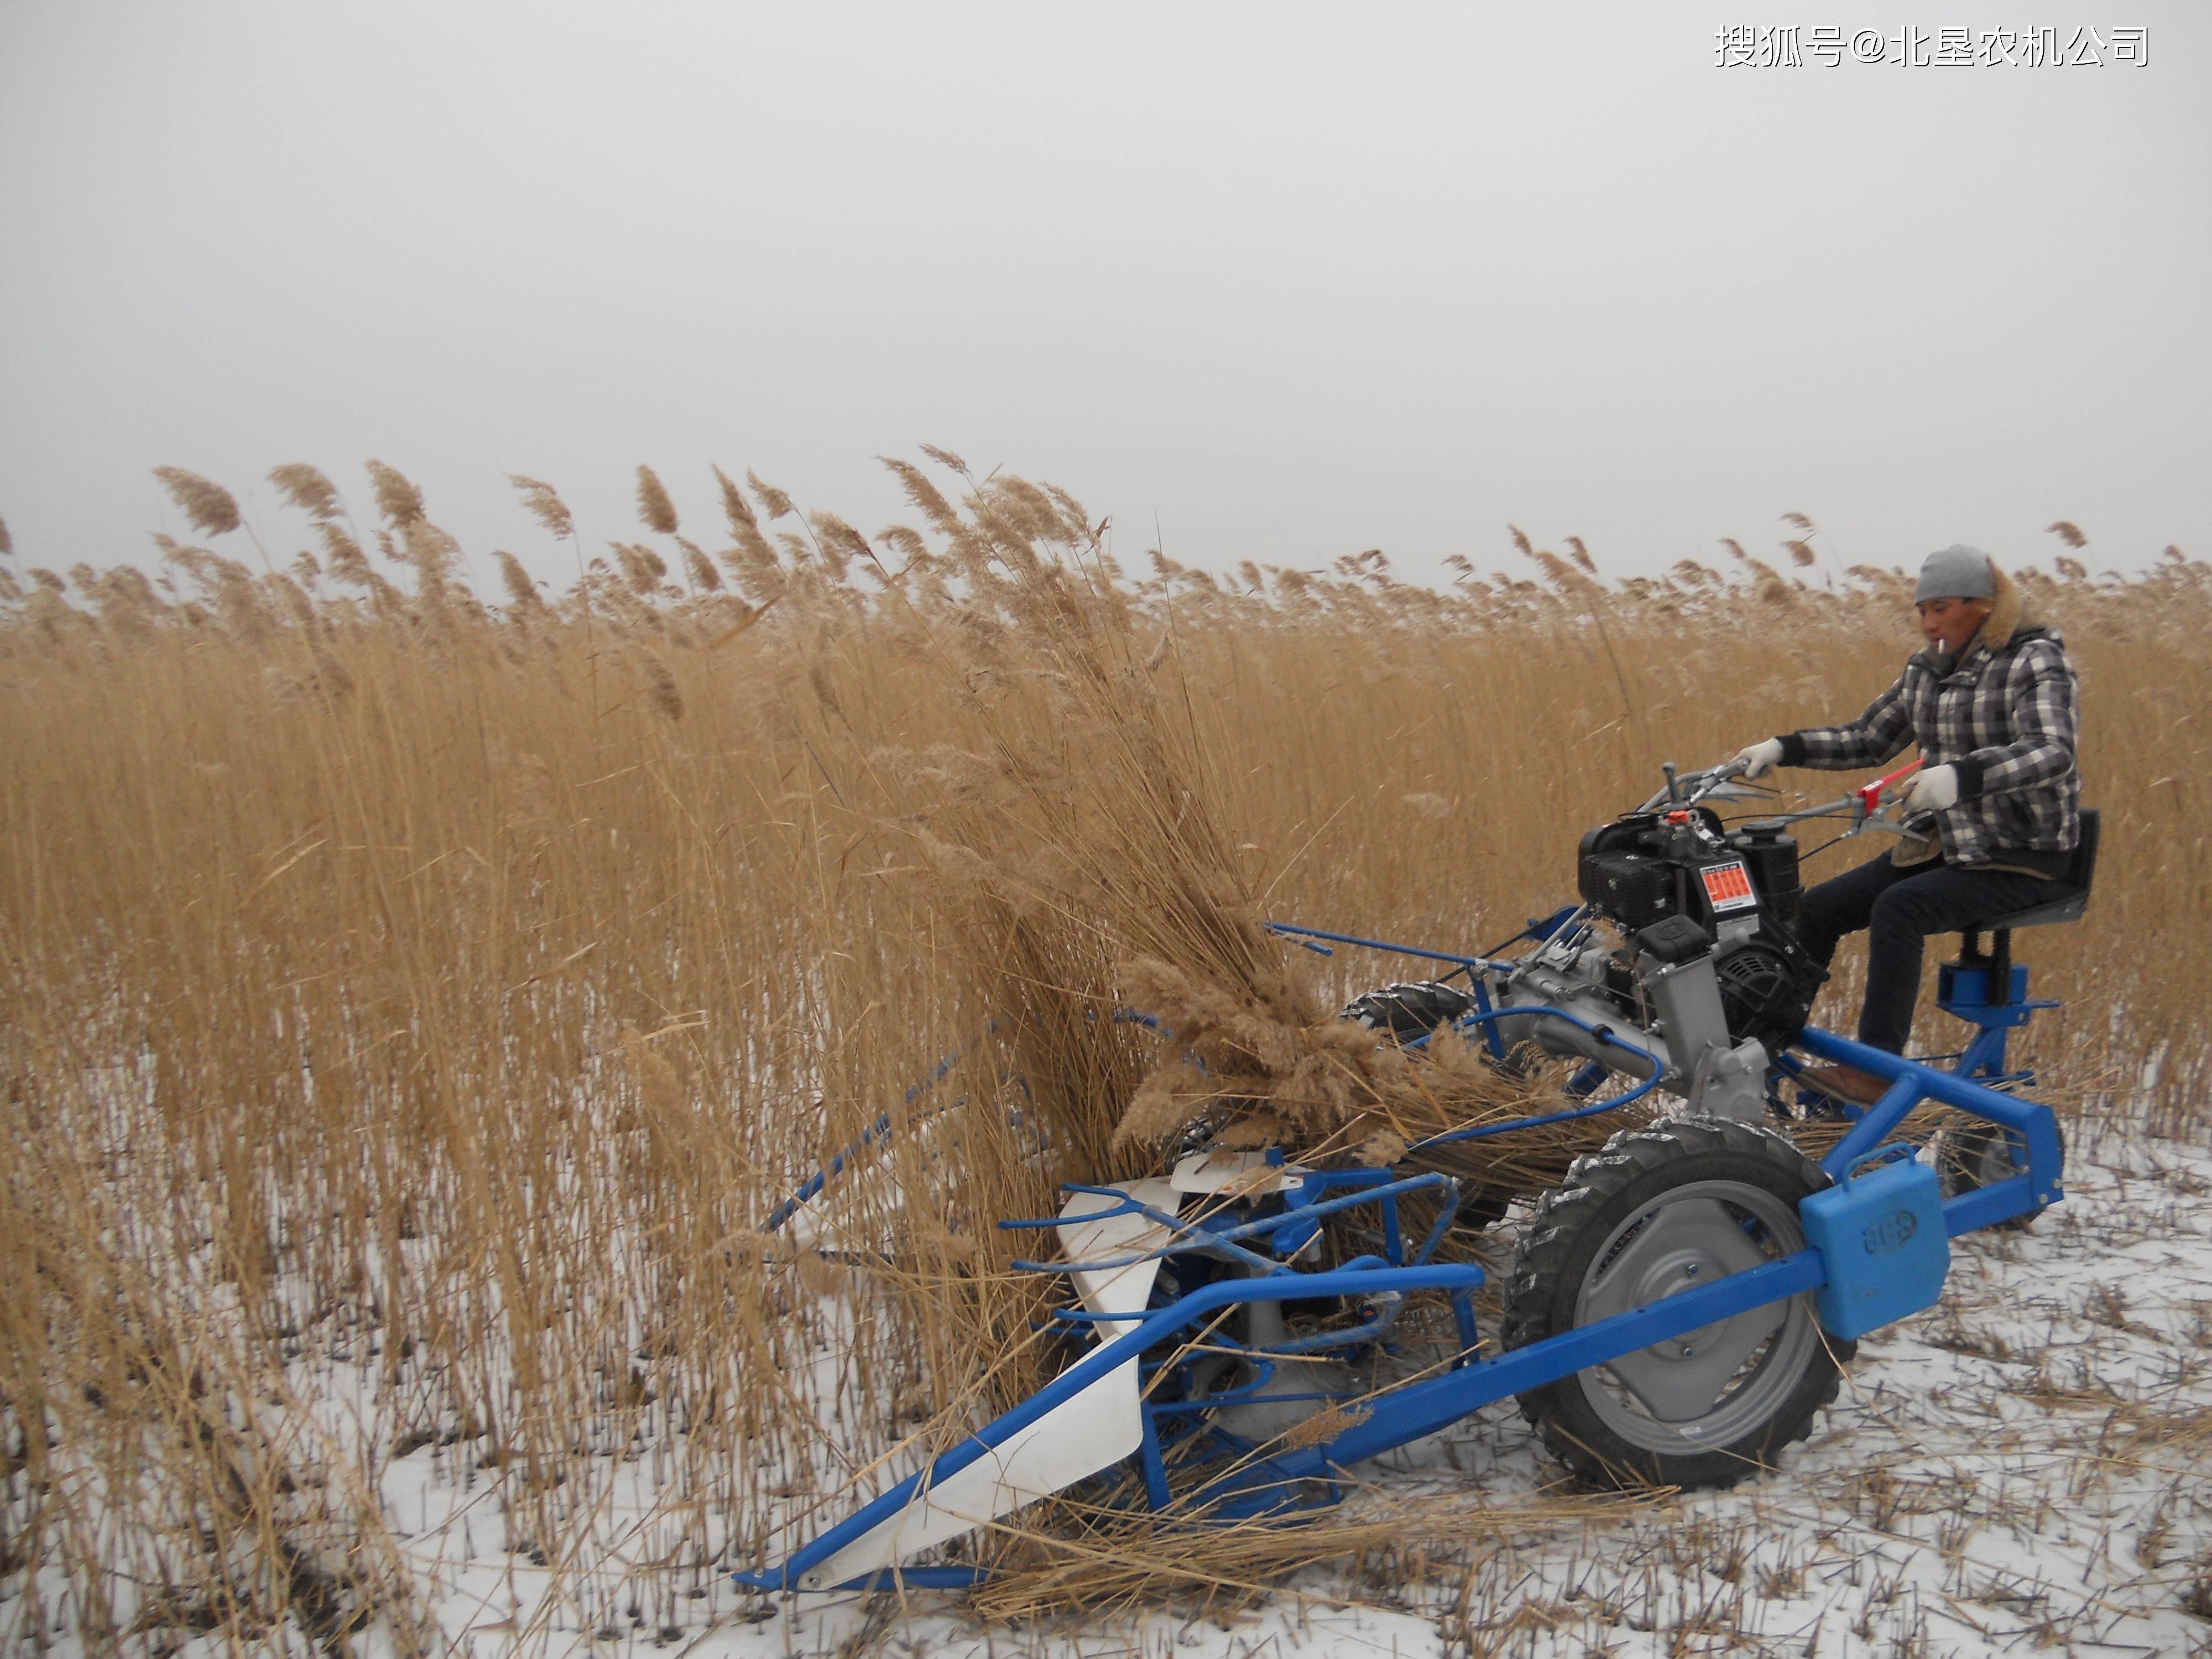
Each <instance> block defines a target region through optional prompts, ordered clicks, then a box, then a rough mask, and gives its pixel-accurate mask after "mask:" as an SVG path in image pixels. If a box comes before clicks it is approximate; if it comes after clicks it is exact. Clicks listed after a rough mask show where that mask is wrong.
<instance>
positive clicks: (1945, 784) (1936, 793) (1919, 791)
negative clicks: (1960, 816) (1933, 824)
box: [1905, 766, 1959, 817]
mask: <svg viewBox="0 0 2212 1659" xmlns="http://www.w3.org/2000/svg"><path fill="white" fill-rule="evenodd" d="M1958 804H1959V769H1958V768H1957V767H1955V766H1929V767H1923V768H1922V769H1921V771H1920V774H1919V775H1918V776H1917V777H1915V778H1914V779H1913V780H1912V787H1911V790H1909V791H1908V792H1907V793H1906V794H1905V816H1906V817H1913V816H1914V815H1916V814H1917V813H1921V812H1940V811H1942V810H1943V809H1944V808H1945V807H1947V806H1956V805H1958Z"/></svg>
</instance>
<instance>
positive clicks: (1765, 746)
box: [1736, 738, 1782, 778]
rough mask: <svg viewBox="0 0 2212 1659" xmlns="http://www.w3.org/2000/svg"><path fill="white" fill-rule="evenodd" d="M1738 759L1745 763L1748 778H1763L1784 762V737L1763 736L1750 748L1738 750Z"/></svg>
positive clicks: (1744, 772)
mask: <svg viewBox="0 0 2212 1659" xmlns="http://www.w3.org/2000/svg"><path fill="white" fill-rule="evenodd" d="M1736 759H1737V760H1739V761H1741V763H1743V775H1744V776H1745V777H1746V778H1763V777H1765V775H1767V774H1768V773H1769V772H1771V771H1772V770H1773V769H1775V768H1776V767H1777V766H1778V765H1780V764H1781V763H1782V739H1781V738H1761V739H1760V740H1759V742H1757V743H1754V744H1752V745H1751V747H1750V748H1748V749H1745V750H1740V751H1738V753H1737V755H1736Z"/></svg>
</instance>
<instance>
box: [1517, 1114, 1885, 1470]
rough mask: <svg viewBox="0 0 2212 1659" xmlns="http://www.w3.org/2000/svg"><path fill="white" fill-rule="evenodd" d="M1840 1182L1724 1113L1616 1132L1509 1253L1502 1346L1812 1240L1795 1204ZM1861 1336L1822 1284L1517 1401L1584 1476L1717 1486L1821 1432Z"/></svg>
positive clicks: (1579, 1165)
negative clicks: (1846, 1336)
mask: <svg viewBox="0 0 2212 1659" xmlns="http://www.w3.org/2000/svg"><path fill="white" fill-rule="evenodd" d="M1827 1184H1828V1181H1827V1177H1826V1176H1825V1175H1823V1174H1822V1173H1821V1171H1820V1166H1819V1165H1818V1164H1814V1163H1813V1162H1812V1161H1811V1160H1809V1159H1808V1158H1806V1157H1805V1156H1804V1155H1803V1154H1802V1152H1798V1150H1797V1149H1796V1147H1795V1146H1792V1145H1791V1144H1790V1142H1789V1141H1788V1140H1787V1139H1784V1137H1782V1136H1781V1135H1778V1134H1776V1133H1773V1132H1772V1131H1771V1130H1767V1129H1761V1128H1758V1127H1753V1126H1752V1125H1749V1124H1744V1123H1735V1122H1725V1121H1720V1120H1717V1119H1710V1118H1708V1119H1698V1120H1678V1121H1673V1122H1668V1123H1662V1124H1658V1125H1656V1126H1654V1127H1650V1128H1648V1129H1637V1130H1632V1131H1628V1132H1626V1133H1621V1134H1618V1135H1615V1136H1614V1137H1613V1139H1611V1140H1609V1141H1607V1143H1606V1145H1605V1148H1604V1150H1603V1151H1602V1152H1597V1153H1595V1154H1594V1155H1592V1156H1590V1157H1588V1158H1579V1159H1577V1161H1576V1163H1575V1164H1574V1167H1573V1168H1572V1169H1571V1170H1569V1171H1568V1174H1567V1184H1566V1185H1565V1186H1564V1187H1562V1188H1559V1189H1558V1190H1557V1191H1555V1192H1551V1193H1547V1194H1545V1196H1544V1199H1543V1201H1542V1202H1541V1204H1540V1205H1539V1206H1537V1210H1536V1214H1535V1216H1534V1219H1533V1220H1532V1221H1531V1222H1530V1224H1529V1227H1528V1231H1527V1232H1526V1233H1525V1234H1524V1235H1523V1236H1522V1240H1521V1243H1520V1245H1519V1247H1518V1249H1516V1251H1515V1253H1514V1258H1513V1273H1512V1277H1511V1279H1510V1282H1509V1284H1508V1286H1507V1291H1506V1301H1505V1319H1504V1345H1505V1346H1506V1347H1508V1348H1519V1347H1525V1346H1528V1344H1530V1343H1532V1342H1539V1341H1541V1340H1544V1339H1545V1338H1546V1337H1549V1336H1556V1335H1559V1334H1563V1333H1565V1332H1566V1331H1570V1330H1572V1329H1574V1328H1577V1327H1578V1326H1582V1325H1588V1324H1592V1323H1595V1322H1596V1321H1598V1320H1601V1319H1605V1318H1608V1317H1610V1316H1613V1315H1614V1314H1620V1313H1626V1312H1627V1311H1628V1310H1630V1309H1632V1308H1638V1307H1642V1306H1643V1305H1644V1304H1647V1303H1650V1302H1656V1301H1657V1300H1659V1299H1660V1298H1661V1297H1666V1296H1671V1295H1674V1294H1676V1293H1677V1292H1679V1291H1686V1290H1692V1289H1695V1288H1697V1287H1699V1286H1701V1285H1709V1284H1711V1283H1712V1282H1713V1281H1714V1280H1715V1279H1722V1278H1725V1277H1726V1276H1727V1275H1729V1274H1730V1273H1742V1272H1745V1271H1747V1270H1748V1269H1750V1268H1753V1267H1761V1266H1764V1265H1765V1263H1767V1262H1769V1261H1778V1260H1779V1259H1780V1258H1782V1257H1784V1256H1787V1255H1795V1254H1796V1252H1797V1251H1799V1250H1801V1249H1804V1248H1805V1235H1804V1231H1803V1229H1802V1226H1801V1225H1800V1224H1799V1221H1798V1218H1797V1205H1798V1202H1799V1200H1802V1199H1803V1198H1805V1197H1806V1196H1808V1194H1812V1193H1814V1192H1817V1191H1818V1190H1820V1188H1823V1187H1825V1186H1826V1185H1827ZM1853 1352H1855V1346H1854V1345H1853V1344H1851V1343H1849V1342H1844V1341H1840V1340H1837V1339H1835V1338H1833V1337H1829V1336H1826V1334H1824V1333H1823V1332H1822V1331H1821V1329H1820V1322H1819V1317H1818V1316H1817V1315H1816V1314H1815V1312H1814V1306H1813V1298H1812V1297H1811V1296H1810V1295H1809V1294H1807V1295H1802V1296H1796V1297H1790V1298H1789V1299H1788V1300H1787V1301H1784V1302H1773V1303H1769V1304H1766V1305H1765V1307H1761V1308H1753V1309H1749V1310H1746V1311H1745V1312H1742V1313H1740V1314H1735V1315H1731V1316H1729V1317H1728V1318H1725V1319H1722V1320H1717V1321H1716V1322H1714V1323H1712V1324H1711V1325H1707V1326H1705V1327H1704V1328H1701V1329H1699V1330H1694V1331H1691V1332H1689V1333H1687V1334H1685V1335H1682V1336H1679V1337H1670V1338H1668V1340H1665V1341H1663V1342H1656V1343H1654V1344H1653V1345H1652V1346H1650V1347H1648V1348H1642V1349H1639V1350H1638V1351H1637V1352H1634V1353H1631V1354H1626V1355H1623V1356H1622V1357H1621V1358H1619V1359H1615V1360H1613V1361H1611V1362H1610V1363H1608V1364H1604V1365H1594V1366H1591V1367H1590V1368H1589V1369H1588V1370H1582V1371H1577V1372H1576V1373H1575V1374H1574V1375H1573V1376H1566V1377H1562V1378H1561V1379H1559V1381H1558V1382H1556V1383H1546V1384H1545V1385H1544V1386H1543V1387H1541V1388H1539V1389H1531V1390H1529V1391H1528V1393H1526V1394H1524V1395H1521V1396H1520V1403H1521V1410H1522V1415H1523V1416H1525V1417H1526V1418H1527V1419H1528V1421H1529V1422H1530V1423H1531V1424H1532V1425H1534V1427H1535V1429H1536V1431H1537V1433H1538V1434H1539V1435H1540V1436H1541V1437H1542V1438H1543V1441H1544V1443H1545V1444H1546V1445H1547V1447H1548V1448H1549V1449H1551V1451H1552V1453H1553V1455H1554V1456H1556V1457H1558V1458H1559V1461H1560V1462H1563V1463H1565V1465H1566V1466H1567V1467H1568V1468H1570V1469H1571V1470H1573V1471H1574V1472H1575V1473H1576V1474H1577V1475H1578V1476H1580V1477H1581V1478H1583V1480H1586V1481H1591V1482H1595V1483H1598V1484H1601V1485H1609V1486H1683V1487H1721V1486H1734V1485H1735V1483H1736V1482H1737V1481H1738V1480H1741V1479H1743V1477H1744V1476H1745V1475H1747V1474H1751V1473H1752V1472H1753V1471H1754V1470H1757V1469H1763V1468H1771V1467H1772V1466H1773V1463H1774V1462H1775V1460H1776V1458H1777V1457H1778V1455H1779V1454H1780V1452H1781V1450H1782V1448H1783V1447H1784V1446H1786V1445H1789V1444H1790V1443H1792V1442H1793V1441H1797V1440H1802V1439H1803V1438H1804V1437H1806V1435H1808V1433H1810V1432H1811V1431H1812V1426H1813V1419H1814V1417H1816V1416H1817V1415H1818V1414H1819V1413H1820V1410H1821V1408H1822V1407H1826V1405H1827V1404H1828V1403H1829V1402H1830V1401H1832V1400H1834V1399H1835V1397H1836V1391H1837V1389H1838V1388H1839V1387H1841V1385H1842V1374H1841V1372H1840V1370H1838V1364H1837V1362H1838V1360H1840V1359H1849V1358H1850V1357H1851V1355H1852V1353H1853Z"/></svg>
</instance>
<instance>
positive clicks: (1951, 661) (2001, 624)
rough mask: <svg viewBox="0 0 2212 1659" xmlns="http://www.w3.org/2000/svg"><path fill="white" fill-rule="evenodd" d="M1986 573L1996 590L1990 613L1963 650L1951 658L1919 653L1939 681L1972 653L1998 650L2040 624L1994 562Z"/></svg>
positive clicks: (1937, 653)
mask: <svg viewBox="0 0 2212 1659" xmlns="http://www.w3.org/2000/svg"><path fill="white" fill-rule="evenodd" d="M1990 575H1991V576H1992V577H1993V578H1994V579H1995V581H1996V591H1995V592H1992V593H1991V594H1990V614H1989V615H1988V616H1987V617H1984V618H1983V619H1982V625H1981V626H1980V627H1979V628H1978V629H1975V630H1974V637H1973V638H1972V639H1971V640H1968V641H1966V649H1965V650H1964V651H1961V652H1960V653H1959V654H1958V655H1957V656H1955V657H1952V656H1947V655H1946V654H1945V653H1942V652H1941V651H1937V650H1934V649H1932V648H1931V649H1929V650H1926V651H1923V652H1922V653H1920V659H1921V661H1923V662H1924V663H1926V664H1927V665H1928V666H1929V669H1930V670H1931V671H1933V672H1934V673H1935V675H1936V678H1939V679H1941V678H1943V677H1944V676H1945V675H1948V674H1949V673H1951V672H1952V671H1954V670H1955V669H1956V668H1957V667H1958V666H1959V665H1960V663H1962V662H1970V661H1972V659H1973V656H1974V653H1976V652H1978V651H1989V652H1992V653H1994V652H1998V651H2002V650H2003V649H2004V648H2005V647H2007V646H2008V645H2010V644H2011V643H2012V642H2013V641H2015V640H2016V639H2018V638H2019V637H2020V636H2021V635H2023V634H2025V633H2027V632H2028V631H2029V630H2030V629H2036V628H2040V627H2041V626H2042V625H2043V623H2042V621H2041V619H2040V618H2039V617H2037V616H2036V614H2035V607H2034V606H2033V605H2030V604H2029V603H2028V598H2027V594H2025V593H2023V592H2021V587H2020V584H2019V583H2018V582H2016V581H2015V580H2013V579H2012V578H2011V577H2009V576H2008V575H2006V574H2005V573H2004V572H2003V571H2002V569H2000V568H1998V567H1997V562H1996V560H1995V559H1992V560H1990Z"/></svg>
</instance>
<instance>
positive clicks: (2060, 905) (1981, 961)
mask: <svg viewBox="0 0 2212 1659" xmlns="http://www.w3.org/2000/svg"><path fill="white" fill-rule="evenodd" d="M2098 827H2099V817H2098V813H2097V810H2096V809H2095V808H2094V807H2084V808H2083V809H2082V811H2081V839H2080V840H2079V841H2077V842H2075V843H2074V856H2073V857H2072V858H2071V859H2070V860H2068V863H2067V866H2066V873H2065V874H2064V875H2063V876H2061V877H2060V878H2058V879H2057V881H2054V882H2052V883H2051V893H2050V896H2048V897H2046V898H2045V900H2044V901H2043V902H2042V903H2040V904H2031V905H2029V906H2028V907H2027V908H2026V909H2022V910H2008V911H2007V912H2006V913H2005V914H2004V915H2001V916H1991V917H1990V919H1989V920H1988V921H1985V922H1984V923H1982V925H1981V926H1980V927H1970V928H1968V929H1966V931H1965V932H1964V933H1960V935H1959V945H1960V950H1959V965H1960V967H1963V968H1986V969H1989V970H1990V975H1989V978H1988V980H1987V981H1985V983H1986V984H1987V985H1988V987H1989V991H1990V998H1991V1000H1993V1001H1994V1000H1996V999H1998V998H2009V996H2010V994H2011V993H2010V989H2009V987H2010V986H2011V983H2012V930H2013V929H2014V928H2015V927H2051V926H2053V925H2055V924H2056V923H2058V922H2062V921H2081V916H2082V913H2083V912H2084V911H2086V910H2087V909H2088V908H2089V889H2090V887H2091V885H2092V884H2093V883H2094V882H2095V880H2096V877H2097V835H2098ZM1984 933H1988V934H1989V935H1990V948H1989V950H1988V951H1987V952H1984V951H1983V949H1982V937H1981V936H1982V935H1983V934H1984Z"/></svg>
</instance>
